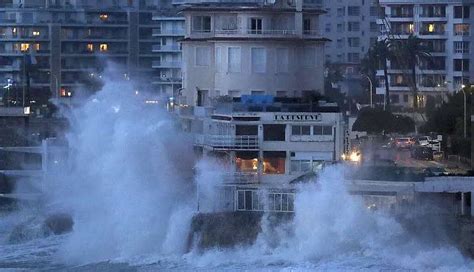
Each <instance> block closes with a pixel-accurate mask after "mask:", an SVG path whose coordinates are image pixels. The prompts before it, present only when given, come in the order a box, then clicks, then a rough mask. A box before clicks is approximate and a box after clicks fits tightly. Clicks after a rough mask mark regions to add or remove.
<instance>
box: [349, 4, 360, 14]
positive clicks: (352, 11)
mask: <svg viewBox="0 0 474 272" xmlns="http://www.w3.org/2000/svg"><path fill="white" fill-rule="evenodd" d="M347 15H349V16H359V15H360V7H359V6H348V7H347Z"/></svg>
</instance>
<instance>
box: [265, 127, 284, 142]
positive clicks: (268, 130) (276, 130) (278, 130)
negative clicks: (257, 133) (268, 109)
mask: <svg viewBox="0 0 474 272" xmlns="http://www.w3.org/2000/svg"><path fill="white" fill-rule="evenodd" d="M285 127H286V126H285V125H263V140H264V141H285Z"/></svg>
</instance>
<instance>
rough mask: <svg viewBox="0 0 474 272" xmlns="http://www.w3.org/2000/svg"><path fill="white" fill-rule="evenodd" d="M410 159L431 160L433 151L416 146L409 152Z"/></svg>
mask: <svg viewBox="0 0 474 272" xmlns="http://www.w3.org/2000/svg"><path fill="white" fill-rule="evenodd" d="M411 157H412V158H414V159H417V160H430V161H431V160H433V150H431V147H428V146H416V147H415V148H413V149H412V150H411Z"/></svg>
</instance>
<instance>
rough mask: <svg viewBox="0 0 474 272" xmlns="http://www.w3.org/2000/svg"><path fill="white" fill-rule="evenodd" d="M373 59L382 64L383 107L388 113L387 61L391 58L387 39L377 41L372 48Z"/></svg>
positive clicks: (389, 44) (389, 43)
mask: <svg viewBox="0 0 474 272" xmlns="http://www.w3.org/2000/svg"><path fill="white" fill-rule="evenodd" d="M372 50H373V53H372V54H373V57H375V58H376V59H377V60H378V63H379V64H380V63H381V64H382V67H383V75H384V79H385V106H386V108H385V109H386V110H387V111H390V87H389V86H390V84H389V82H388V71H387V70H388V68H387V61H388V60H390V59H391V58H392V43H391V42H390V40H388V39H384V40H380V41H377V42H376V43H375V44H374V45H373V46H372Z"/></svg>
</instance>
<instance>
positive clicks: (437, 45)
mask: <svg viewBox="0 0 474 272" xmlns="http://www.w3.org/2000/svg"><path fill="white" fill-rule="evenodd" d="M380 5H381V6H382V8H383V9H384V14H385V18H384V19H380V20H379V21H378V23H379V24H380V25H381V26H382V27H383V29H384V32H383V33H381V36H380V38H391V39H399V40H404V39H407V38H408V36H409V35H410V34H414V35H416V36H418V37H419V38H421V39H422V40H423V42H424V44H425V46H426V47H427V48H429V50H430V54H431V58H430V59H429V60H424V61H422V62H421V63H420V64H419V65H418V67H417V69H416V84H417V88H418V90H419V91H420V93H419V97H418V105H421V106H423V105H425V104H426V101H427V100H428V99H429V97H431V98H432V99H435V101H442V99H443V98H444V97H445V96H446V94H447V93H449V92H457V91H459V90H460V88H461V86H462V85H463V84H468V83H469V82H472V80H473V79H474V67H472V65H470V63H472V62H473V56H474V55H473V54H472V50H473V49H472V30H471V25H473V17H474V14H473V13H472V10H474V3H473V2H472V1H463V0H451V1H436V3H434V2H433V1H429V0H415V1H401V0H398V1H397V0H380ZM401 62H402V60H397V59H394V60H392V61H391V62H390V63H389V71H388V74H389V75H388V78H389V83H390V84H389V85H390V91H391V95H390V100H391V102H392V104H393V105H401V106H411V105H413V94H412V92H411V89H412V88H411V85H412V84H411V76H410V74H409V73H408V72H407V71H404V70H403V69H401V68H400V65H399V64H400V63H401ZM377 76H378V87H377V93H378V94H384V92H385V88H384V87H383V86H384V84H385V83H384V79H383V71H378V73H377Z"/></svg>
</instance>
